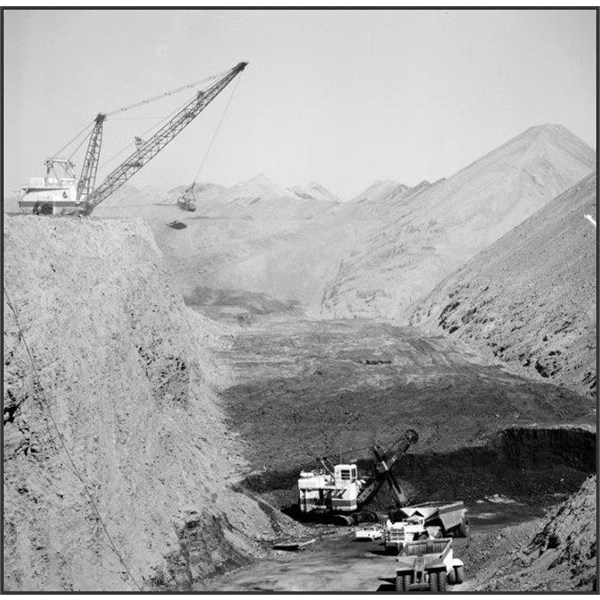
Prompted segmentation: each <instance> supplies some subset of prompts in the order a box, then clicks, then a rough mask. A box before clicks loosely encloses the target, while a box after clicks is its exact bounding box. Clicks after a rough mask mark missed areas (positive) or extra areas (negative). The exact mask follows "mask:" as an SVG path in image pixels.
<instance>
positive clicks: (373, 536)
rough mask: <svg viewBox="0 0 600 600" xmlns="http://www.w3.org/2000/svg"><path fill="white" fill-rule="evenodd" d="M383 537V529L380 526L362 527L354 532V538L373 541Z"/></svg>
mask: <svg viewBox="0 0 600 600" xmlns="http://www.w3.org/2000/svg"><path fill="white" fill-rule="evenodd" d="M382 537H383V530H382V528H381V527H379V526H376V525H374V526H373V527H363V528H362V529H359V530H358V531H356V533H355V534H354V539H357V540H365V541H369V540H370V541H373V540H379V539H381V538H382Z"/></svg>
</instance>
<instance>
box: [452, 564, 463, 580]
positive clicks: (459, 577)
mask: <svg viewBox="0 0 600 600" xmlns="http://www.w3.org/2000/svg"><path fill="white" fill-rule="evenodd" d="M454 573H455V574H456V583H462V582H463V581H464V580H465V568H464V567H462V566H461V567H454Z"/></svg>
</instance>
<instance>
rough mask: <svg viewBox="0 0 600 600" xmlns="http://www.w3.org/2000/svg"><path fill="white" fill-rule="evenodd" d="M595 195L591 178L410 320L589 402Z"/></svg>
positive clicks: (481, 257)
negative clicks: (475, 348)
mask: <svg viewBox="0 0 600 600" xmlns="http://www.w3.org/2000/svg"><path fill="white" fill-rule="evenodd" d="M595 199H596V174H595V173H593V174H591V175H589V176H588V177H586V178H584V179H583V180H581V181H580V182H578V183H577V184H576V185H574V186H573V187H572V188H570V189H569V190H567V191H566V192H565V193H563V194H561V195H560V196H559V197H557V198H556V199H555V200H553V201H552V202H550V203H549V204H548V205H547V206H545V207H544V208H543V209H542V210H540V211H539V212H537V213H536V214H535V215H533V216H532V217H531V218H529V219H528V220H527V221H525V222H524V223H522V224H521V225H520V226H519V227H517V228H516V229H514V230H513V231H511V232H510V233H508V234H507V235H505V236H504V237H502V238H501V239H500V240H498V242H496V243H495V244H493V245H492V246H490V247H489V248H487V249H486V250H484V251H483V252H481V253H480V254H478V255H477V256H476V257H475V258H473V259H472V260H471V261H469V262H468V263H467V264H466V265H465V266H464V267H462V268H461V269H459V270H458V271H456V273H454V274H452V275H450V276H449V277H447V278H446V279H445V280H444V281H442V282H441V283H440V284H439V285H438V286H437V287H436V288H435V289H434V290H433V291H432V292H431V293H430V294H429V295H428V296H427V297H426V298H425V299H424V300H423V301H421V302H419V303H418V304H416V305H415V306H413V307H412V308H411V309H409V311H408V318H409V321H410V323H411V324H413V325H417V326H419V327H422V328H424V329H426V330H428V331H430V332H444V333H446V334H448V335H450V336H451V337H454V338H460V339H461V340H463V341H465V342H467V343H468V344H470V345H474V346H476V347H478V348H481V349H483V351H484V352H485V353H486V354H488V355H493V356H495V357H496V358H498V359H500V360H502V361H504V362H506V363H507V364H509V365H510V366H511V367H513V368H516V369H518V370H520V371H523V372H526V373H527V374H528V375H530V376H533V377H537V378H540V379H545V380H546V381H550V382H552V383H557V384H559V385H564V386H566V387H569V388H570V389H573V390H575V391H577V392H578V393H580V394H584V395H586V396H588V397H590V398H594V397H595V396H596V301H597V290H596V230H595V228H594V227H593V225H592V224H591V223H589V222H588V221H587V220H586V219H585V218H584V215H585V214H587V213H589V214H592V215H594V216H595V214H596V206H595V202H596V200H595Z"/></svg>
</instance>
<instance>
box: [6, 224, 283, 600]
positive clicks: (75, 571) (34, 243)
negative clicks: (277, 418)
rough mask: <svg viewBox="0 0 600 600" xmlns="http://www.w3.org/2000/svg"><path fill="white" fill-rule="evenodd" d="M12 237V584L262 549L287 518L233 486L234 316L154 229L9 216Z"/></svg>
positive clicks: (153, 572)
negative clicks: (194, 293) (189, 280)
mask: <svg viewBox="0 0 600 600" xmlns="http://www.w3.org/2000/svg"><path fill="white" fill-rule="evenodd" d="M4 248H5V257H4V258H5V271H4V284H5V295H4V340H5V347H4V350H5V352H4V358H5V368H4V378H5V379H4V393H5V396H4V477H5V479H4V510H5V512H4V544H5V546H4V560H5V563H4V588H5V590H7V591H42V590H43V591H51V590H54V591H68V590H73V591H84V590H85V591H93V590H136V589H144V590H151V589H156V588H159V589H160V588H161V587H166V588H167V589H186V588H189V587H190V585H191V582H192V581H197V580H201V579H202V578H203V577H205V576H206V575H207V574H209V573H211V572H215V571H216V570H218V569H223V568H225V567H231V566H234V565H239V564H243V563H244V562H245V561H247V560H248V559H249V558H251V557H256V556H261V555H262V554H263V553H264V550H263V545H262V543H261V540H263V541H264V540H266V539H269V538H272V537H273V536H274V535H276V532H277V530H278V527H279V525H278V520H277V519H278V518H280V517H277V518H275V517H272V516H270V515H269V514H267V513H265V512H264V511H263V510H261V509H260V508H259V506H258V505H257V504H256V502H255V501H254V500H251V499H250V498H249V497H247V496H245V495H243V494H240V493H237V492H235V491H233V490H232V488H231V486H233V485H235V484H236V482H237V481H238V479H239V472H240V469H241V468H242V467H243V465H244V459H243V457H242V456H241V454H240V451H239V446H238V445H237V444H236V443H235V440H234V439H233V438H232V436H231V435H230V433H229V432H228V430H227V428H226V426H225V423H224V421H223V415H222V412H221V409H220V407H219V405H218V401H217V396H216V391H215V390H216V389H218V386H220V385H222V384H223V383H224V373H223V371H222V370H221V369H219V367H218V366H217V365H216V363H215V362H214V360H213V359H212V358H211V357H210V352H211V350H210V348H211V346H213V347H214V345H215V344H218V343H220V340H222V339H223V335H226V333H227V332H226V329H225V328H224V327H223V326H220V325H218V324H215V323H214V322H209V321H208V320H207V319H205V318H203V317H201V316H200V315H198V314H196V313H193V312H192V311H190V310H189V309H188V308H186V306H185V305H184V303H183V300H182V298H181V296H180V294H179V293H178V292H177V291H176V290H175V288H174V286H173V283H172V281H171V279H170V277H169V276H168V274H167V273H166V272H165V270H164V267H163V266H162V263H161V257H160V253H159V251H158V249H157V248H156V245H155V243H154V240H153V238H152V235H151V233H150V231H149V230H148V228H147V227H146V226H145V225H143V224H142V223H141V222H138V223H135V222H118V221H111V222H98V221H93V220H91V221H90V220H85V221H82V220H78V219H75V220H71V219H60V220H58V219H50V218H43V217H41V218H36V217H21V218H20V217H14V218H11V217H7V218H5V224H4ZM281 518H283V517H281ZM109 537H110V539H109Z"/></svg>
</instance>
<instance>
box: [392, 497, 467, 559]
mask: <svg viewBox="0 0 600 600" xmlns="http://www.w3.org/2000/svg"><path fill="white" fill-rule="evenodd" d="M468 535H469V517H468V516H467V509H466V508H465V505H464V503H463V502H460V501H459V502H451V503H444V502H425V503H423V504H419V505H418V506H404V507H402V508H399V509H397V510H395V511H393V512H392V513H391V514H390V518H389V519H388V520H387V522H386V524H385V530H384V543H385V549H386V551H391V550H396V551H398V552H399V551H400V550H401V549H402V547H403V546H404V544H405V543H407V542H412V541H413V540H422V539H435V538H442V537H467V536H468Z"/></svg>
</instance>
